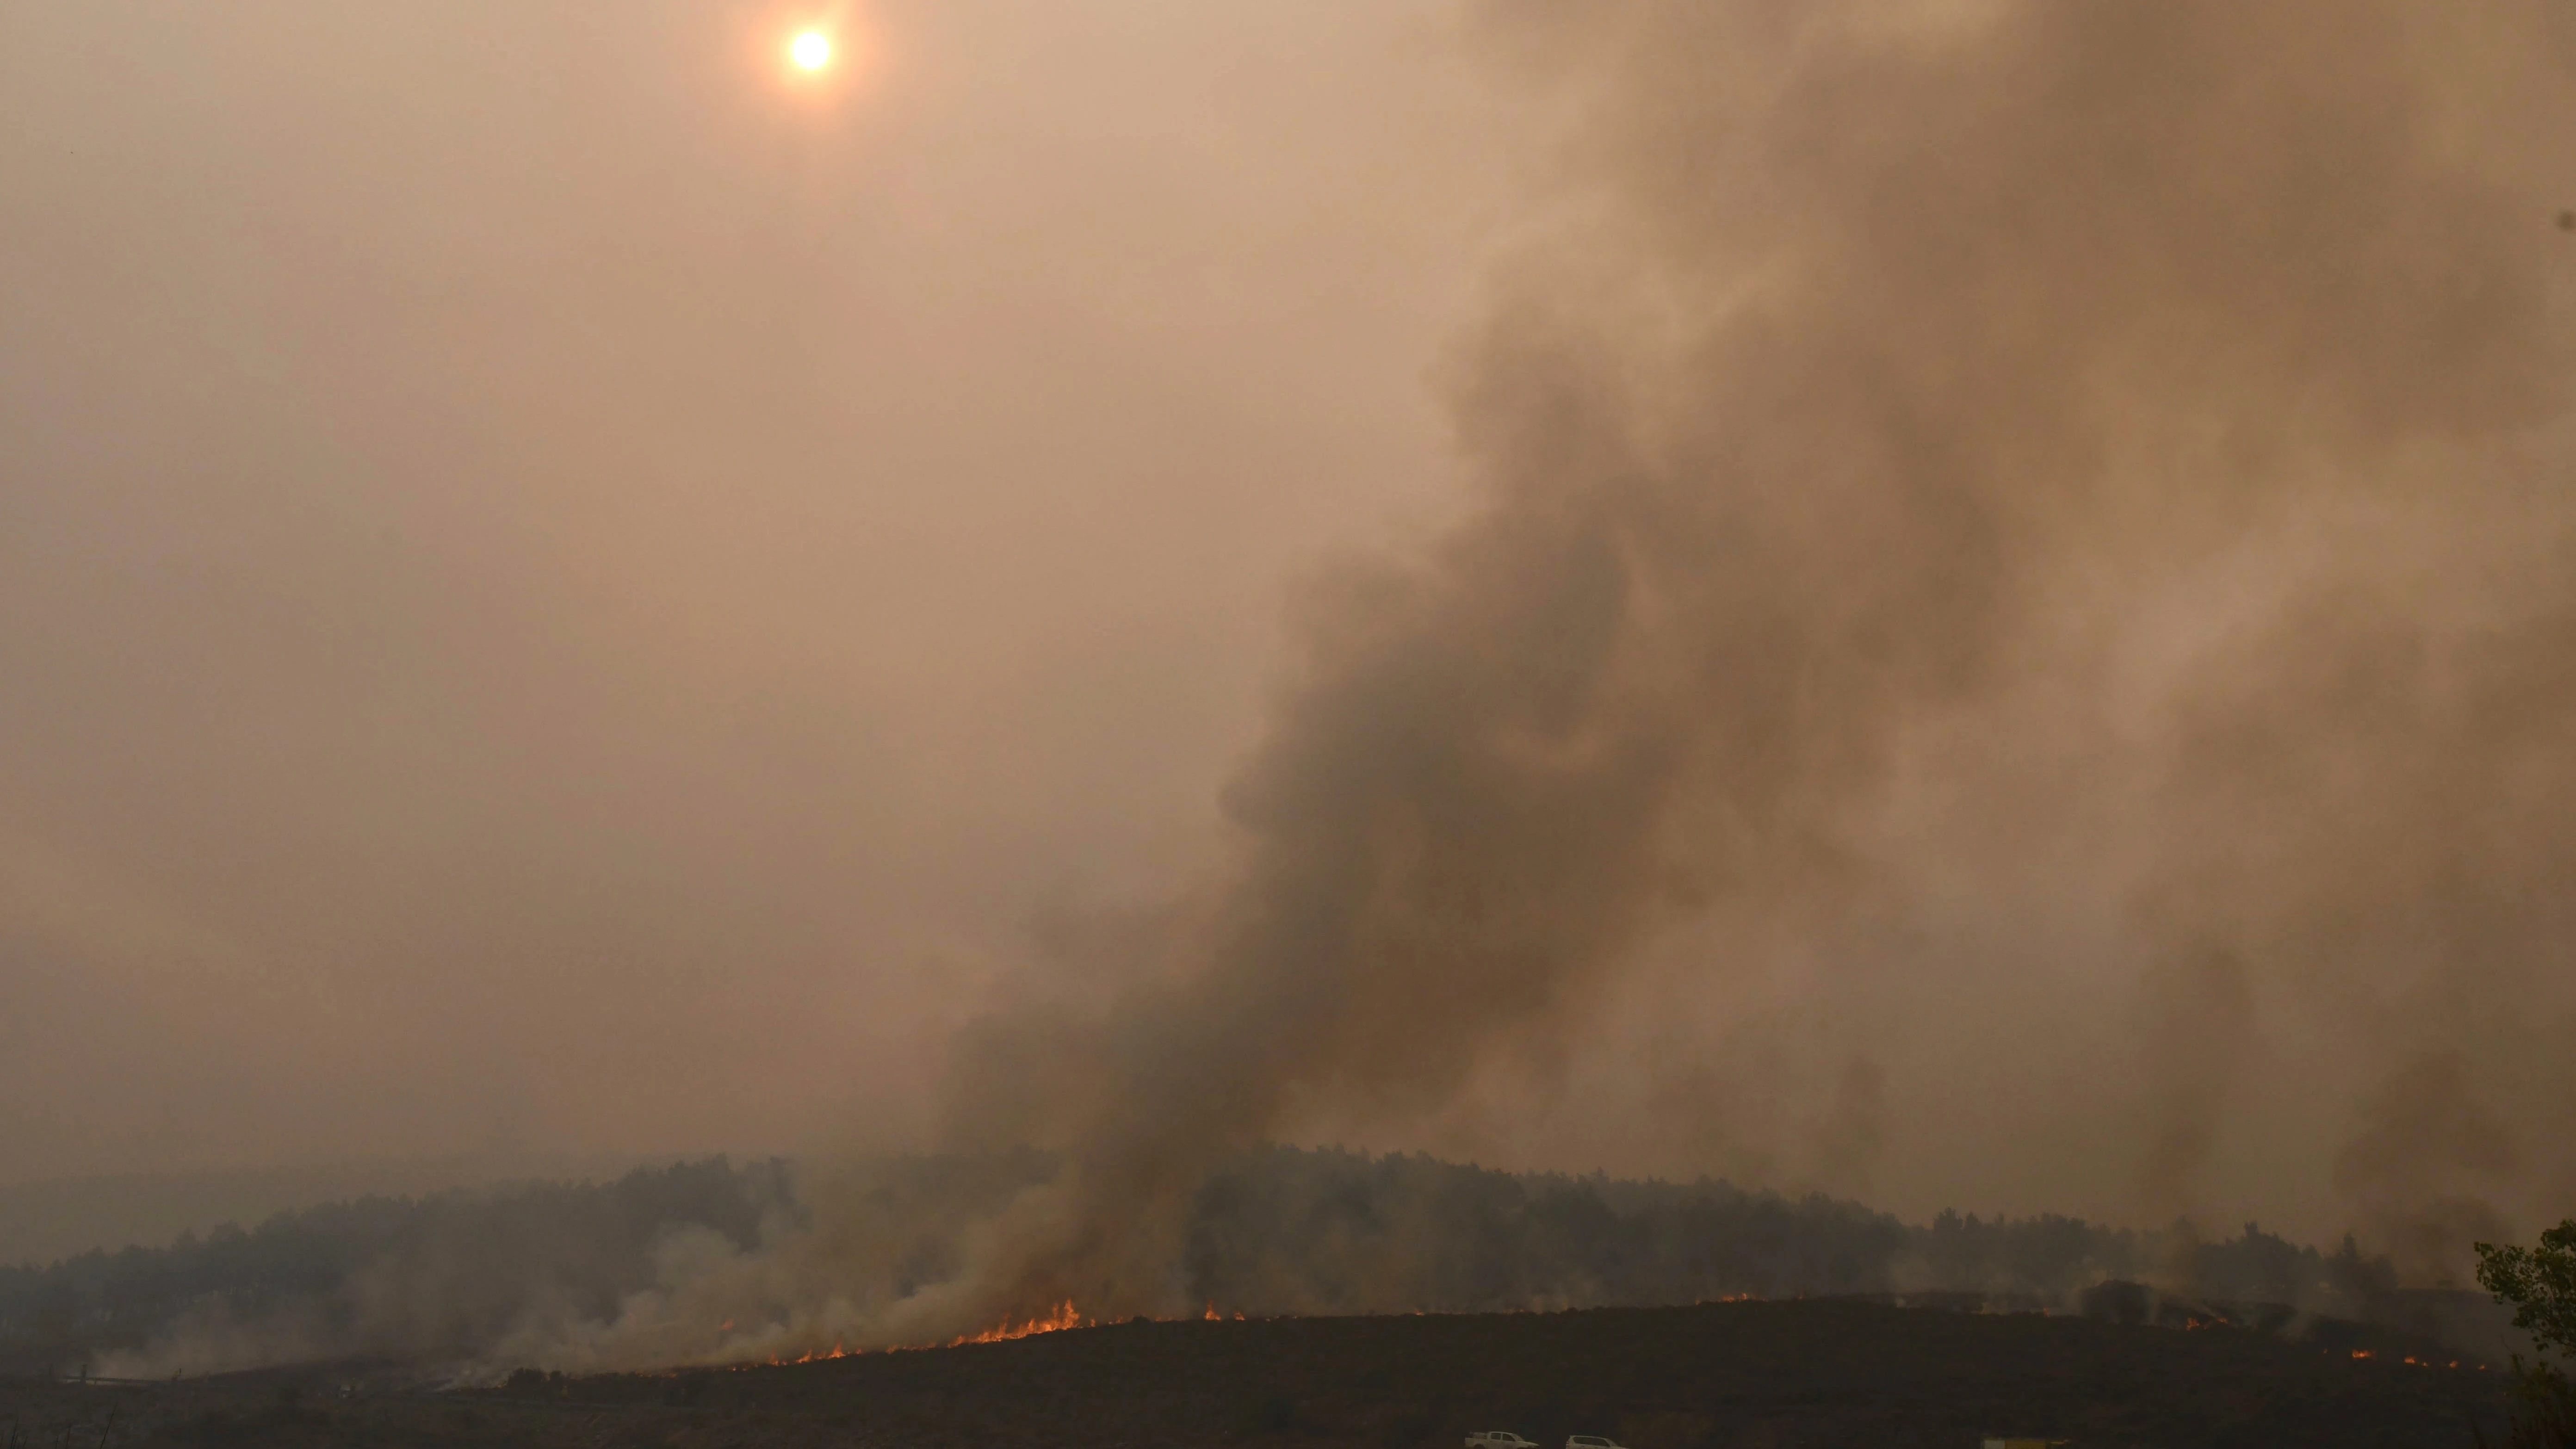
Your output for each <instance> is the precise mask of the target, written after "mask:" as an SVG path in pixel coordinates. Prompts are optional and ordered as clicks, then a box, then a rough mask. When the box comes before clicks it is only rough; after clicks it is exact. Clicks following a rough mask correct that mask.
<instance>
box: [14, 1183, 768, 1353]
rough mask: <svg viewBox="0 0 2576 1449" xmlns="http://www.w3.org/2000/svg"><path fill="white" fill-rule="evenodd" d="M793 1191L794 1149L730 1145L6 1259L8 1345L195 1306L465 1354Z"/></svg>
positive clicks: (110, 1337)
mask: <svg viewBox="0 0 2576 1449" xmlns="http://www.w3.org/2000/svg"><path fill="white" fill-rule="evenodd" d="M793 1205H794V1204H793V1196H792V1190H791V1179H790V1174H789V1171H788V1168H787V1165H786V1164H785V1163H783V1162H777V1161H770V1162H762V1163H754V1164H749V1165H746V1166H742V1167H735V1166H733V1165H732V1164H730V1163H728V1162H726V1161H725V1160H724V1159H722V1158H716V1159H712V1160H709V1161H704V1162H695V1163H683V1164H680V1165H677V1166H673V1167H668V1168H661V1169H643V1170H639V1171H636V1172H633V1173H629V1174H628V1175H626V1176H625V1177H623V1178H620V1179H618V1180H617V1181H614V1182H610V1183H606V1184H602V1185H592V1184H587V1183H584V1184H578V1185H565V1184H552V1183H545V1184H526V1185H521V1186H516V1187H511V1188H506V1189H498V1190H488V1191H478V1192H453V1193H441V1194H435V1195H432V1196H429V1197H425V1198H418V1199H414V1198H388V1197H367V1198H361V1199H359V1200H357V1201H355V1202H349V1203H339V1204H333V1205H330V1206H326V1207H316V1208H308V1209H304V1210H301V1211H296V1212H285V1213H279V1214H277V1215H276V1216H274V1217H272V1218H270V1219H268V1220H267V1221H266V1222H263V1223H261V1224H260V1225H259V1226H258V1227H256V1228H252V1229H249V1230H247V1231H245V1230H243V1229H241V1228H239V1227H235V1226H231V1225H227V1226H224V1227H220V1228H217V1229H215V1230H214V1231H213V1232H211V1233H209V1234H207V1235H206V1236H205V1237H204V1238H197V1237H194V1236H187V1237H182V1238H180V1239H179V1240H178V1241H177V1242H175V1243H173V1244H171V1245H170V1246H168V1247H166V1248H141V1247H132V1248H125V1249H122V1250H120V1251H117V1252H90V1253H84V1254H82V1255H80V1256H78V1257H75V1258H69V1259H65V1260H63V1261H62V1262H59V1263H56V1264H54V1265H52V1266H51V1267H47V1268H34V1267H19V1268H0V1362H7V1363H15V1364H19V1365H23V1366H31V1367H41V1366H46V1365H49V1364H52V1363H54V1362H57V1361H64V1360H72V1359H81V1358H85V1357H87V1356H90V1355H92V1354H95V1353H97V1352H99V1351H102V1350H114V1349H133V1348H140V1347H142V1346H143V1345H144V1344H145V1343H146V1342H148V1341H150V1340H151V1339H153V1338H155V1337H156V1336H159V1335H162V1334H164V1333H165V1332H167V1331H168V1330H170V1329H171V1328H172V1327H173V1326H174V1325H177V1324H179V1323H181V1322H182V1321H186V1322H188V1323H189V1324H190V1325H191V1326H193V1327H195V1328H198V1329H200V1330H201V1331H203V1332H206V1333H208V1334H210V1335H222V1334H226V1333H229V1334H234V1335H257V1336H259V1337H261V1338H262V1339H263V1340H265V1341H271V1342H274V1343H276V1344H277V1345H278V1348H279V1354H280V1356H283V1355H284V1354H286V1353H289V1352H292V1351H296V1350H299V1349H300V1350H302V1351H304V1352H310V1351H311V1346H314V1345H331V1346H336V1347H339V1348H341V1349H343V1350H345V1351H347V1352H351V1353H372V1352H388V1353H402V1354H439V1355H454V1356H459V1357H462V1356H465V1355H469V1354H471V1353H474V1352H476V1351H478V1350H480V1349H482V1348H483V1347H485V1346H487V1345H489V1344H490V1343H492V1342H493V1341H495V1340H496V1339H497V1338H498V1337H499V1336H500V1335H501V1334H502V1333H504V1332H506V1331H507V1330H508V1329H509V1327H510V1326H511V1324H512V1323H514V1322H516V1321H518V1319H519V1318H520V1317H521V1316H522V1315H523V1314H524V1313H525V1312H526V1311H527V1310H528V1309H529V1307H530V1306H531V1305H532V1304H534V1303H537V1302H539V1301H544V1302H545V1303H547V1304H548V1305H549V1306H551V1307H559V1308H562V1309H566V1310H570V1311H572V1312H575V1313H586V1314H589V1315H592V1316H600V1315H606V1314H610V1313H613V1312H614V1311H615V1308H616V1305H617V1301H618V1299H619V1298H621V1297H622V1296H623V1295H625V1294H627V1293H630V1292H633V1291H635V1290H636V1289H638V1288H640V1287H643V1286H645V1285H648V1284H650V1283H651V1282H652V1281H653V1276H654V1253H655V1250H656V1248H657V1247H658V1246H659V1245H661V1244H662V1243H664V1242H665V1241H666V1240H668V1239H669V1237H670V1236H671V1234H672V1233H673V1232H674V1231H676V1230H680V1229H684V1228H697V1229H701V1230H704V1231H709V1232H714V1233H718V1234H721V1235H723V1236H724V1237H725V1238H726V1239H727V1240H729V1241H730V1242H732V1243H733V1244H734V1245H736V1246H738V1247H749V1246H751V1245H752V1244H754V1243H755V1242H756V1241H757V1240H758V1239H759V1237H760V1234H761V1231H762V1228H763V1223H764V1220H766V1219H770V1218H773V1217H775V1216H777V1215H781V1214H787V1213H792V1211H793ZM250 1356H254V1357H256V1356H258V1355H250Z"/></svg>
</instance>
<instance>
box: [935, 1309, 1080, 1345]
mask: <svg viewBox="0 0 2576 1449" xmlns="http://www.w3.org/2000/svg"><path fill="white" fill-rule="evenodd" d="M1090 1326H1091V1320H1090V1319H1088V1318H1085V1317H1083V1316H1082V1315H1081V1314H1079V1313H1077V1312H1075V1311H1074V1308H1073V1300H1072V1299H1070V1298H1068V1299H1066V1300H1064V1301H1063V1302H1062V1303H1059V1304H1057V1305H1056V1307H1055V1311H1054V1312H1053V1313H1050V1314H1048V1315H1047V1316H1046V1317H1044V1318H1032V1319H1030V1320H1029V1321H1028V1322H1026V1323H1021V1324H1013V1323H1012V1322H1011V1321H1010V1320H1009V1319H1007V1318H1006V1319H1004V1320H1002V1322H1001V1323H1000V1324H998V1325H996V1326H994V1327H992V1328H988V1329H985V1330H984V1331H983V1332H982V1333H970V1334H968V1335H966V1336H965V1337H964V1338H960V1339H956V1340H953V1341H952V1342H950V1344H949V1345H948V1346H949V1347H950V1348H957V1347H960V1346H962V1345H965V1344H969V1343H1008V1342H1010V1341H1011V1340H1012V1339H1015V1338H1028V1337H1030V1336H1031V1335H1034V1334H1040V1333H1061V1332H1062V1331H1064V1330H1065V1329H1068V1328H1089V1327H1090Z"/></svg>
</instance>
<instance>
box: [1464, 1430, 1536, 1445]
mask: <svg viewBox="0 0 2576 1449" xmlns="http://www.w3.org/2000/svg"><path fill="white" fill-rule="evenodd" d="M1467 1449H1538V1446H1537V1445H1536V1444H1533V1443H1531V1442H1530V1441H1529V1440H1527V1439H1524V1438H1522V1437H1521V1436H1520V1435H1518V1434H1515V1433H1512V1432H1511V1431H1509V1430H1507V1429H1491V1430H1488V1431H1486V1432H1485V1433H1482V1434H1470V1435H1468V1436H1467Z"/></svg>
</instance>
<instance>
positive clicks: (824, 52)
mask: <svg viewBox="0 0 2576 1449" xmlns="http://www.w3.org/2000/svg"><path fill="white" fill-rule="evenodd" d="M787 58H788V59H789V60H792V61H794V62H795V63H796V68H797V69H798V70H821V69H822V68H823V67H825V66H827V65H830V64H831V63H832V37H830V36H828V35H825V34H824V33H823V32H821V31H819V30H808V31H806V32H804V33H803V34H801V35H798V36H797V37H796V38H795V39H794V40H791V41H789V42H787Z"/></svg>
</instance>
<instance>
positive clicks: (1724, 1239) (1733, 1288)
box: [1188, 1148, 2393, 1313]
mask: <svg viewBox="0 0 2576 1449" xmlns="http://www.w3.org/2000/svg"><path fill="white" fill-rule="evenodd" d="M1188 1267H1189V1281H1190V1284H1191V1287H1192V1290H1193V1291H1194V1292H1195V1293H1196V1294H1197V1295H1198V1296H1199V1297H1201V1298H1203V1299H1205V1300H1206V1301H1208V1302H1209V1303H1212V1304H1214V1305H1216V1306H1217V1307H1219V1308H1220V1309H1224V1310H1227V1311H1242V1312H1246V1313H1279V1312H1306V1313H1334V1312H1341V1313H1351V1312H1403V1311H1410V1310H1414V1309H1421V1310H1425V1311H1448V1312H1458V1311H1475V1310H1492V1309H1508V1308H1541V1307H1557V1306H1571V1307H1584V1306H1597V1305H1608V1304H1636V1305H1647V1304H1660V1303H1689V1302H1696V1301H1699V1300H1703V1299H1710V1298H1725V1297H1732V1296H1736V1295H1742V1294H1750V1295H1753V1296H1756V1297H1765V1298H1778V1297H1787V1296H1791V1295H1794V1294H1829V1293H1905V1292H1934V1291H1952V1292H1974V1293H1984V1294H1991V1295H2003V1296H2007V1297H2023V1298H2031V1299H2039V1300H2045V1301H2071V1300H2072V1299H2073V1297H2074V1296H2075V1295H2076V1294H2077V1293H2079V1292H2081V1291H2082V1290H2083V1289H2085V1288H2087V1287H2090V1286H2091V1285H2093V1284H2096V1283H2101V1282H2105V1281H2109V1280H2146V1281H2152V1282H2159V1283H2165V1284H2168V1285H2171V1286H2173V1287H2175V1288H2178V1289H2182V1290H2186V1291H2189V1292H2192V1293H2195V1294H2198V1295H2201V1296H2205V1297H2209V1298H2214V1299H2227V1300H2236V1301H2260V1302H2271V1303H2293V1304H2301V1305H2305V1306H2310V1307H2314V1308H2320V1309H2337V1310H2343V1311H2351V1310H2355V1309H2358V1308H2359V1307H2360V1305H2361V1303H2362V1302H2363V1300H2365V1299H2367V1298H2368V1297H2369V1296H2370V1295H2372V1294H2374V1293H2378V1292H2383V1291H2385V1290H2386V1289H2388V1288H2389V1287H2392V1286H2393V1275H2392V1274H2391V1272H2390V1270H2389V1268H2388V1265H2387V1263H2386V1262H2385V1261H2384V1260H2379V1259H2371V1258H2365V1257H2364V1256H2363V1255H2362V1254H2361V1253H2360V1251H2359V1250H2358V1248H2357V1247H2356V1246H2355V1245H2354V1244H2353V1242H2352V1241H2351V1239H2350V1238H2346V1239H2345V1241H2344V1243H2343V1245H2342V1247H2341V1248H2340V1250H2338V1251H2337V1252H2335V1253H2333V1254H2325V1253H2320V1252H2318V1251H2317V1250H2316V1249H2315V1248H2312V1247H2303V1246H2300V1245H2297V1244H2294V1243H2290V1242H2288V1241H2286V1240H2284V1239H2282V1238H2280V1237H2278V1236H2275V1235H2273V1234H2270V1233H2266V1232H2263V1231H2262V1230H2260V1229H2259V1228H2257V1227H2256V1226H2255V1225H2254V1224H2252V1223H2248V1224H2246V1225H2245V1230H2244V1232H2243V1233H2242V1234H2241V1235H2240V1236H2238V1237H2235V1238H2232V1239H2227V1240H2223V1241H2216V1242H2203V1241H2200V1240H2199V1239H2198V1238H2197V1237H2196V1235H2195V1234H2194V1233H2193V1232H2192V1230H2191V1229H2190V1228H2189V1227H2188V1226H2187V1225H2181V1224H2177V1225H2176V1226H2175V1227H2173V1228H2170V1229H2166V1230H2163V1231H2159V1232H2151V1233H2141V1232H2136V1231H2133V1230H2129V1229H2114V1228H2106V1227H2101V1226H2098V1225H2095V1224H2092V1223H2087V1222H2084V1221H2082V1220H2080V1219H2076V1218H2067V1217H2057V1216H2046V1217H2037V1218H2015V1219H2003V1218H1997V1219H1991V1220H1987V1219H1980V1218H1978V1217H1976V1216H1975V1215H1973V1214H1971V1215H1968V1216H1964V1217H1963V1216H1961V1215H1959V1214H1957V1213H1954V1212H1945V1213H1942V1214H1941V1215H1940V1216H1939V1217H1937V1218H1935V1219H1934V1220H1933V1221H1932V1222H1931V1224H1930V1225H1928V1226H1924V1227H1916V1226H1912V1225H1909V1224H1906V1223H1904V1222H1901V1221H1899V1220H1898V1219H1896V1218H1894V1217H1891V1216H1889V1215H1888V1214H1885V1213H1879V1212H1872V1211H1871V1210H1869V1209H1867V1208H1865V1207H1862V1206H1861V1205H1859V1204H1857V1203H1853V1202H1847V1201H1842V1200H1839V1199H1835V1198H1829V1197H1824V1196H1821V1195H1813V1196H1808V1197H1801V1198H1790V1197H1784V1196H1781V1195H1780V1194H1777V1193H1769V1192H1748V1191H1746V1190H1744V1189H1741V1188H1737V1187H1733V1186H1731V1185H1729V1184H1727V1183H1724V1182H1717V1181H1711V1180H1707V1179H1703V1180H1701V1181H1698V1182H1693V1183H1667V1182H1651V1181H1650V1182H1633V1181H1616V1180H1612V1179H1610V1178H1607V1177H1602V1176H1592V1177H1562V1176H1552V1175H1517V1174H1512V1173H1505V1172H1497V1171H1493V1170H1491V1169H1486V1168H1478V1167H1472V1166H1460V1165H1457V1164H1454V1163H1445V1162H1440V1161H1437V1160H1435V1159H1432V1158H1428V1157H1408V1156H1402V1155H1398V1156H1392V1157H1378V1158H1372V1157H1368V1156H1365V1155H1361V1154H1357V1153H1347V1152H1339V1151H1330V1150H1327V1151H1301V1150H1298V1149H1294V1148H1272V1149H1269V1150H1266V1151H1264V1152H1262V1153H1260V1154H1258V1155H1256V1156H1254V1157H1251V1158H1248V1159H1246V1160H1244V1161H1243V1162H1241V1163H1238V1164H1237V1165H1235V1166H1234V1167H1232V1168H1229V1169H1228V1170H1226V1171H1224V1172H1221V1173H1219V1174H1218V1175H1217V1176H1216V1177H1215V1178H1213V1179H1212V1180H1210V1182H1209V1183H1208V1184H1207V1186H1206V1188H1205V1189H1204V1190H1202V1191H1201V1193H1200V1195H1199V1201H1198V1207H1197V1212H1196V1215H1195V1218H1194V1221H1193V1224H1192V1230H1191V1236H1190V1245H1189V1256H1188Z"/></svg>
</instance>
